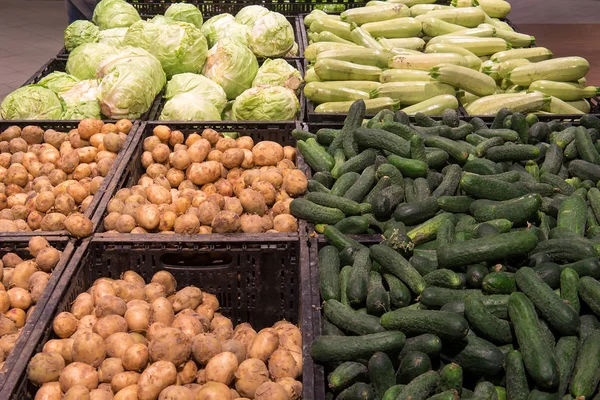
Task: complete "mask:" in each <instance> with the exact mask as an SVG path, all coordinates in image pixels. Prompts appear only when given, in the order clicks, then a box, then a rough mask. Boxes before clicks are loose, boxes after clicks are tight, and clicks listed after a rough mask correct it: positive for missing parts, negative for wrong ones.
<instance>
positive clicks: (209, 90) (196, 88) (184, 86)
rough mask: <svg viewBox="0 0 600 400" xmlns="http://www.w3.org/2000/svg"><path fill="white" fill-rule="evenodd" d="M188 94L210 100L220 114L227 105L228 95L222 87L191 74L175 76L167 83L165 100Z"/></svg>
mask: <svg viewBox="0 0 600 400" xmlns="http://www.w3.org/2000/svg"><path fill="white" fill-rule="evenodd" d="M188 92H193V93H194V94H195V95H196V96H198V97H202V98H205V99H207V100H209V101H210V102H211V103H212V104H213V105H214V106H215V108H216V109H217V110H218V111H219V112H221V111H223V109H224V108H225V104H226V103H227V95H226V94H225V91H224V90H223V88H222V87H221V86H219V85H218V84H217V83H216V82H213V81H212V80H210V79H208V78H207V77H205V76H202V75H198V74H191V73H185V74H177V75H174V76H173V78H171V80H170V81H169V82H168V83H167V88H166V90H165V99H167V100H168V99H171V98H173V97H175V96H176V95H178V94H180V93H188Z"/></svg>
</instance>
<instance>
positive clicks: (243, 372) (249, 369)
mask: <svg viewBox="0 0 600 400" xmlns="http://www.w3.org/2000/svg"><path fill="white" fill-rule="evenodd" d="M235 379H236V381H235V389H236V390H237V391H238V393H239V394H240V395H242V396H245V397H248V398H251V399H252V398H254V395H255V393H256V389H258V387H259V386H260V385H262V384H263V383H265V382H267V381H268V380H269V371H268V370H267V366H266V365H265V363H264V362H262V361H261V360H259V359H257V358H249V359H247V360H245V361H243V362H242V363H240V365H239V367H238V369H237V370H236V372H235Z"/></svg>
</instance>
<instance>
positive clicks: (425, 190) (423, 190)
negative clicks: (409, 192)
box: [413, 178, 431, 202]
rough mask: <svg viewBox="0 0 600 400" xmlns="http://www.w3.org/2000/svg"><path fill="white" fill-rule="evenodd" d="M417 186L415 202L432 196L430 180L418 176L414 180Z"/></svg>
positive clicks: (415, 186) (414, 184)
mask: <svg viewBox="0 0 600 400" xmlns="http://www.w3.org/2000/svg"><path fill="white" fill-rule="evenodd" d="M413 186H414V188H415V198H414V200H413V201H414V202H419V201H423V200H425V199H426V198H428V197H429V196H431V189H430V188H429V182H428V181H427V179H425V178H417V179H415V180H414V181H413Z"/></svg>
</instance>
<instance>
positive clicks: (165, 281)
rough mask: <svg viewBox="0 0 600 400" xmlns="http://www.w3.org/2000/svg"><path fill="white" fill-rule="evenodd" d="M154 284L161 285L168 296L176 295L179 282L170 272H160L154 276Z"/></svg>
mask: <svg viewBox="0 0 600 400" xmlns="http://www.w3.org/2000/svg"><path fill="white" fill-rule="evenodd" d="M151 282H152V283H160V284H161V285H162V286H163V287H164V288H165V292H166V294H167V296H170V295H171V294H173V293H175V291H176V290H177V281H176V280H175V278H174V277H173V275H172V274H171V273H170V272H168V271H159V272H157V273H155V274H154V275H153V276H152V280H151Z"/></svg>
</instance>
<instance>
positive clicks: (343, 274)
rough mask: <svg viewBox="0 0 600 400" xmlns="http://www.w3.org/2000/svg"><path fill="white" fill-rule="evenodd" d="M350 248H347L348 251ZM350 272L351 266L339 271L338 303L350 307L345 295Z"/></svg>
mask: <svg viewBox="0 0 600 400" xmlns="http://www.w3.org/2000/svg"><path fill="white" fill-rule="evenodd" d="M350 248H351V247H349V249H350ZM351 271H352V266H351V265H346V266H345V267H344V268H342V270H341V271H340V303H342V304H343V305H345V306H350V302H349V301H348V295H347V294H346V289H347V287H348V279H350V272H351Z"/></svg>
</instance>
